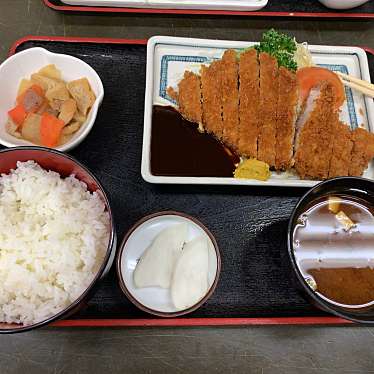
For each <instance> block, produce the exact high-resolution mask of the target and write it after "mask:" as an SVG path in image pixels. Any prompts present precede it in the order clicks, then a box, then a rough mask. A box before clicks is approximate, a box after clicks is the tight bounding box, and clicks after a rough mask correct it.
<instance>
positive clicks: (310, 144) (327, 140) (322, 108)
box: [295, 83, 338, 179]
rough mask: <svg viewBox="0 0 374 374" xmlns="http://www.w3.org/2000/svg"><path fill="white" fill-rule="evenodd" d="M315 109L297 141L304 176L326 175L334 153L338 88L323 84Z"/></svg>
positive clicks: (299, 169) (299, 168)
mask: <svg viewBox="0 0 374 374" xmlns="http://www.w3.org/2000/svg"><path fill="white" fill-rule="evenodd" d="M319 91H320V92H319V95H318V96H317V98H316V99H315V102H314V104H313V109H312V111H311V112H310V114H309V116H308V118H307V119H306V121H305V123H304V124H303V126H302V128H301V129H299V134H298V136H297V139H296V144H295V150H296V152H295V168H296V171H297V173H298V174H299V176H300V178H302V179H306V178H311V179H326V178H327V177H328V174H329V166H330V159H331V156H332V144H333V142H332V140H333V136H334V121H335V117H336V116H337V115H338V113H337V112H336V110H334V109H333V108H334V101H335V98H334V91H333V88H332V86H331V85H330V84H326V83H324V84H323V85H321V87H320V90H319Z"/></svg>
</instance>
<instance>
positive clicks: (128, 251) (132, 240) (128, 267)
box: [117, 211, 221, 317]
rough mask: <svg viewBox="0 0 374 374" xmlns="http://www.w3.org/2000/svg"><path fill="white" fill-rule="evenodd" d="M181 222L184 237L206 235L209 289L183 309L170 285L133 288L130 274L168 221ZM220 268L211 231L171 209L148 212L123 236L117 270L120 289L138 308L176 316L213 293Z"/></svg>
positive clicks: (204, 300)
mask: <svg viewBox="0 0 374 374" xmlns="http://www.w3.org/2000/svg"><path fill="white" fill-rule="evenodd" d="M183 222H185V223H187V224H188V237H187V241H190V240H192V239H194V238H196V237H199V236H203V237H206V238H207V239H208V243H209V247H208V248H209V268H208V291H207V293H206V295H205V296H204V297H203V298H202V299H201V300H200V301H199V302H197V303H196V304H195V305H193V306H191V307H190V308H188V309H185V310H179V309H176V308H175V306H174V305H173V303H172V300H171V295H170V290H169V289H163V288H160V287H146V288H136V287H135V284H134V278H133V275H134V270H135V267H136V265H137V263H138V260H139V258H140V257H141V256H142V254H143V253H144V251H145V250H146V249H147V248H148V247H149V245H150V244H151V243H152V241H153V239H154V238H155V237H156V236H157V235H158V234H159V233H160V232H161V231H162V230H164V229H165V228H167V227H169V226H170V225H173V224H177V223H183ZM220 271H221V256H220V253H219V249H218V245H217V242H216V240H215V239H214V237H213V235H212V234H211V233H210V231H209V230H208V229H207V228H206V227H205V226H204V225H203V224H202V223H201V222H200V221H198V220H197V219H195V218H193V217H191V216H188V215H187V214H184V213H179V212H174V211H165V212H159V213H155V214H151V215H149V216H146V217H144V218H143V219H141V220H140V221H138V222H137V223H136V224H135V225H134V226H133V227H132V228H131V229H130V230H129V231H128V233H127V235H126V236H125V238H124V239H123V241H122V244H121V246H120V249H119V253H118V257H117V274H118V278H119V283H120V287H121V289H122V291H123V292H124V293H125V295H126V296H127V297H128V298H129V299H130V301H131V302H133V303H134V304H135V305H136V306H137V307H138V308H139V309H141V310H143V311H145V312H148V313H151V314H155V315H157V316H160V317H178V316H181V315H184V314H187V313H190V312H193V311H194V310H196V309H198V308H199V307H200V306H201V305H202V304H204V303H205V302H206V301H207V300H208V299H209V297H210V296H211V295H212V294H213V292H214V290H215V288H216V286H217V283H218V278H219V274H220Z"/></svg>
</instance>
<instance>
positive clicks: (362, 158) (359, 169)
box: [349, 128, 374, 176]
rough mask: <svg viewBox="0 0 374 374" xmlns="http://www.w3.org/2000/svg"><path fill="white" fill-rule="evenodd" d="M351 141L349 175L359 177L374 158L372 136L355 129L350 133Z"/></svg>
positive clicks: (373, 135)
mask: <svg viewBox="0 0 374 374" xmlns="http://www.w3.org/2000/svg"><path fill="white" fill-rule="evenodd" d="M352 141H353V148H352V154H351V162H350V165H349V175H351V176H360V175H362V173H363V172H364V171H365V169H366V168H367V166H368V163H369V162H370V161H371V160H372V159H373V157H374V134H373V133H370V132H368V131H366V130H364V129H361V128H357V129H356V130H354V131H352Z"/></svg>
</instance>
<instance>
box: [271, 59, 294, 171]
mask: <svg viewBox="0 0 374 374" xmlns="http://www.w3.org/2000/svg"><path fill="white" fill-rule="evenodd" d="M278 83H279V91H278V103H277V122H276V123H277V125H276V131H277V132H276V145H275V169H276V170H287V169H289V168H290V167H291V166H292V165H293V159H292V156H293V142H294V138H295V123H296V119H297V104H298V89H297V81H296V74H295V73H293V72H291V71H289V70H287V69H286V68H284V67H283V66H281V67H280V68H279V78H278Z"/></svg>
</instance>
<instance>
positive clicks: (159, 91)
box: [141, 36, 374, 187]
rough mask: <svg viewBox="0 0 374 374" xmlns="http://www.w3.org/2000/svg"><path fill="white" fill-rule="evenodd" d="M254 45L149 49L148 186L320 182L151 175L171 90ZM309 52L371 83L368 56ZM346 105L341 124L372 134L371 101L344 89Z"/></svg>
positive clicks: (155, 41)
mask: <svg viewBox="0 0 374 374" xmlns="http://www.w3.org/2000/svg"><path fill="white" fill-rule="evenodd" d="M254 44H255V43H253V42H238V41H225V40H208V39H192V38H174V37H168V36H155V37H153V38H151V39H149V41H148V46H147V77H146V94H145V112H144V132H143V152H142V168H141V172H142V176H143V178H144V179H145V180H146V181H147V182H150V183H179V184H218V185H257V186H289V187H290V186H293V187H311V186H314V185H315V184H317V183H318V182H319V181H312V180H300V179H299V178H298V177H297V176H295V175H290V174H288V173H275V172H274V173H272V175H271V177H270V179H269V180H267V181H266V182H261V181H257V180H249V179H248V180H246V179H235V178H218V177H217V178H214V177H213V178H212V177H170V176H156V175H153V174H152V172H151V163H150V157H151V154H150V146H151V129H152V106H153V105H154V104H158V105H175V102H174V101H173V100H172V99H171V98H170V97H169V96H168V95H167V92H166V89H167V87H169V86H172V87H176V85H177V83H178V82H179V80H180V79H181V78H182V77H183V74H184V71H185V70H186V69H188V70H192V71H195V72H198V71H199V70H200V66H201V64H204V63H210V62H211V61H212V60H214V59H216V58H220V57H221V56H222V54H223V52H224V51H225V50H226V49H228V48H234V49H242V48H246V47H249V46H252V45H254ZM309 50H310V51H311V53H312V55H313V59H314V61H315V63H316V64H318V65H321V66H324V67H327V68H329V69H332V70H335V71H341V72H343V73H346V74H350V75H352V76H355V77H358V78H360V79H364V80H367V81H370V73H369V65H368V60H367V56H366V53H365V51H364V50H363V49H361V48H356V47H338V46H320V45H310V46H309ZM346 96H347V102H346V103H345V104H344V107H343V110H342V113H341V119H342V120H343V121H344V122H345V123H347V124H349V125H350V126H351V128H356V127H357V126H360V127H364V128H366V129H368V130H369V131H372V132H373V131H374V104H373V100H372V99H370V98H368V97H364V96H363V95H362V94H360V93H358V92H356V91H352V90H350V89H346ZM364 177H366V178H369V179H374V164H373V162H372V163H370V165H369V168H368V169H367V170H366V171H365V173H364Z"/></svg>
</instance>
